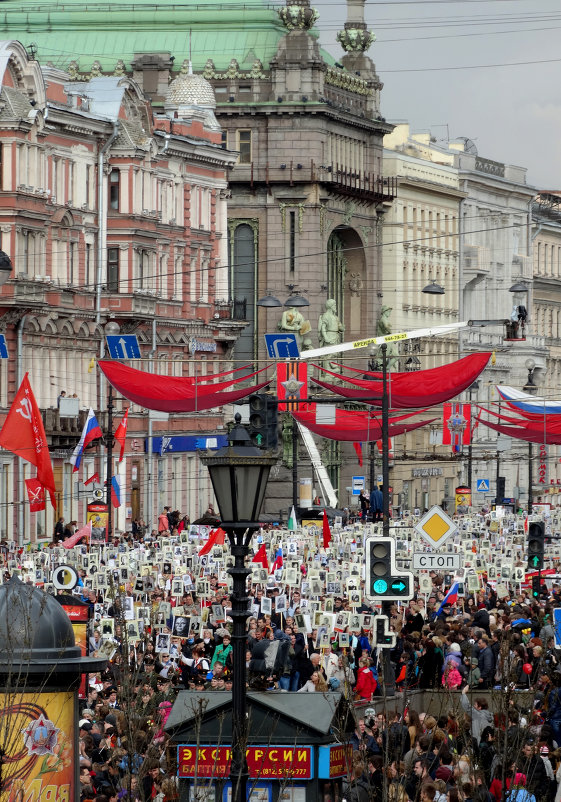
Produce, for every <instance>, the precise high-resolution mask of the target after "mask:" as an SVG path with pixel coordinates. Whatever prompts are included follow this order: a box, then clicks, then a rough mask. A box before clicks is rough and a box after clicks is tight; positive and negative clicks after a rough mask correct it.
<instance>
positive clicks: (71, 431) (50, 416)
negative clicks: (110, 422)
mask: <svg viewBox="0 0 561 802" xmlns="http://www.w3.org/2000/svg"><path fill="white" fill-rule="evenodd" d="M41 416H42V418H43V426H44V427H45V434H46V435H47V443H48V445H49V448H51V449H61V450H64V449H67V450H72V449H74V448H75V447H76V446H77V445H78V441H79V439H80V435H81V434H82V429H83V428H84V426H85V424H86V418H87V417H88V410H87V409H82V410H80V412H79V413H78V415H77V416H76V417H71V418H67V417H61V416H60V412H59V410H58V409H54V408H53V407H49V408H48V409H42V410H41ZM98 420H99V419H98Z"/></svg>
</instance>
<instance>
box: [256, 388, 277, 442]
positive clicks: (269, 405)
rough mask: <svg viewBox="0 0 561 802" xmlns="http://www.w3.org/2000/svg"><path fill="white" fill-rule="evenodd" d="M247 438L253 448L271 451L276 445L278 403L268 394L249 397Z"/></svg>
mask: <svg viewBox="0 0 561 802" xmlns="http://www.w3.org/2000/svg"><path fill="white" fill-rule="evenodd" d="M249 436H250V438H251V442H252V443H253V445H254V446H257V447H258V448H263V449H267V450H268V449H273V448H276V447H277V445H278V402H277V399H276V398H275V396H272V395H269V394H268V393H254V394H253V395H251V396H250V397H249Z"/></svg>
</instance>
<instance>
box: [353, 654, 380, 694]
mask: <svg viewBox="0 0 561 802" xmlns="http://www.w3.org/2000/svg"><path fill="white" fill-rule="evenodd" d="M369 666H370V658H369V657H361V658H360V660H359V661H358V672H357V680H356V685H355V696H356V697H357V698H359V699H367V700H368V701H372V697H373V696H374V693H375V692H376V688H377V687H378V683H377V682H376V680H375V679H374V674H373V673H372V672H371V671H370V667H369Z"/></svg>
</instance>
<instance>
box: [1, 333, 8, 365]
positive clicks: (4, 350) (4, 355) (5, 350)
mask: <svg viewBox="0 0 561 802" xmlns="http://www.w3.org/2000/svg"><path fill="white" fill-rule="evenodd" d="M0 359H8V346H7V345H6V338H5V337H4V335H3V334H0Z"/></svg>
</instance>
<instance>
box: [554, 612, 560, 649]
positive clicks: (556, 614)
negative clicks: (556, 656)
mask: <svg viewBox="0 0 561 802" xmlns="http://www.w3.org/2000/svg"><path fill="white" fill-rule="evenodd" d="M553 626H554V627H555V646H556V647H557V648H558V649H559V648H560V647H561V607H554V608H553Z"/></svg>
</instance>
